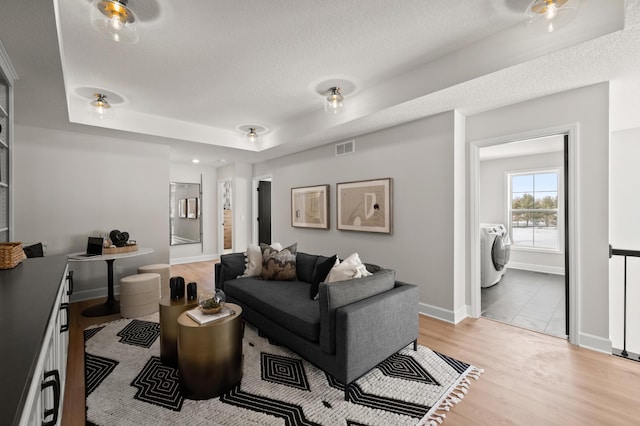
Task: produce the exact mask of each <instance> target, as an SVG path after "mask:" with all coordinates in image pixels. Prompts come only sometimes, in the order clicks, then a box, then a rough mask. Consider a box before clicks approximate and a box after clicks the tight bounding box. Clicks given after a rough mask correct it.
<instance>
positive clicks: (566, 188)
mask: <svg viewBox="0 0 640 426" xmlns="http://www.w3.org/2000/svg"><path fill="white" fill-rule="evenodd" d="M569 249H570V247H569V135H564V295H565V298H564V300H565V305H564V316H565V324H564V327H565V333H566V334H567V336H570V334H569V330H570V328H569V302H570V299H569V297H570V296H571V294H570V292H569V270H570V268H569Z"/></svg>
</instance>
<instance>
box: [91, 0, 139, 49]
mask: <svg viewBox="0 0 640 426" xmlns="http://www.w3.org/2000/svg"><path fill="white" fill-rule="evenodd" d="M137 21H138V18H137V17H136V14H135V13H133V11H132V10H131V9H129V8H128V7H127V0H93V2H92V3H91V25H92V26H93V28H94V29H95V30H96V31H98V32H99V33H101V34H104V35H105V36H107V37H109V38H110V39H111V40H113V41H117V42H120V43H127V44H131V43H135V42H137V41H138V33H137V31H136V22H137Z"/></svg>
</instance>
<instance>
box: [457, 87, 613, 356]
mask: <svg viewBox="0 0 640 426" xmlns="http://www.w3.org/2000/svg"><path fill="white" fill-rule="evenodd" d="M572 124H577V125H578V135H577V153H576V154H577V162H578V164H577V167H578V170H577V173H578V181H577V182H574V184H575V185H576V186H577V194H575V195H576V196H577V202H578V206H577V208H576V211H575V212H574V213H575V215H576V220H577V226H578V232H577V233H578V235H575V236H574V237H575V238H578V239H579V244H578V247H571V248H570V249H571V250H574V254H575V255H576V256H577V259H578V264H577V270H576V272H577V274H576V275H577V276H574V277H573V278H574V279H576V280H577V283H578V286H579V299H578V300H577V306H578V308H579V319H578V328H579V333H578V334H579V335H578V336H574V338H576V339H577V341H578V343H579V344H580V345H584V346H589V347H592V348H594V349H598V350H602V351H610V349H611V342H610V340H609V286H608V280H609V272H608V271H609V260H608V244H609V229H608V228H609V208H608V203H609V85H608V83H601V84H596V85H593V86H588V87H585V88H581V89H576V90H572V91H568V92H564V93H559V94H556V95H551V96H547V97H543V98H539V99H534V100H531V101H527V102H522V103H519V104H515V105H511V106H508V107H504V108H500V109H497V110H493V111H489V112H485V113H481V114H477V115H474V116H471V117H467V140H468V141H482V140H487V139H491V138H506V137H510V136H512V135H523V134H528V135H531V134H533V133H535V132H538V131H540V130H541V129H552V128H558V127H564V126H570V125H572ZM570 173H571V172H570Z"/></svg>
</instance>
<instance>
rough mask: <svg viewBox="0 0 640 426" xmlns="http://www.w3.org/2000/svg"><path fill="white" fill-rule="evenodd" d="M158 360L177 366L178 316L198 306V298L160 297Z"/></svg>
mask: <svg viewBox="0 0 640 426" xmlns="http://www.w3.org/2000/svg"><path fill="white" fill-rule="evenodd" d="M159 303H160V308H159V312H160V361H162V363H163V364H165V365H169V366H171V367H177V366H178V317H179V316H180V314H182V313H183V312H184V311H188V310H189V309H193V308H195V307H196V306H198V299H197V298H196V299H193V300H187V298H186V297H183V298H182V299H180V300H171V298H170V297H169V296H165V297H163V298H162V299H160V302H159Z"/></svg>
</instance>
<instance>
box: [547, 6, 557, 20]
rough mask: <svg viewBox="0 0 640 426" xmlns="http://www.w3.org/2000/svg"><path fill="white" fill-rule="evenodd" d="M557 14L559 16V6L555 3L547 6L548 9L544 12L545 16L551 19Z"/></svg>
mask: <svg viewBox="0 0 640 426" xmlns="http://www.w3.org/2000/svg"><path fill="white" fill-rule="evenodd" d="M556 16H558V7H557V6H556V4H555V3H551V4H549V5H548V6H547V11H546V12H545V13H544V17H545V18H546V19H547V20H549V21H551V20H552V19H553V18H555V17H556Z"/></svg>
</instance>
